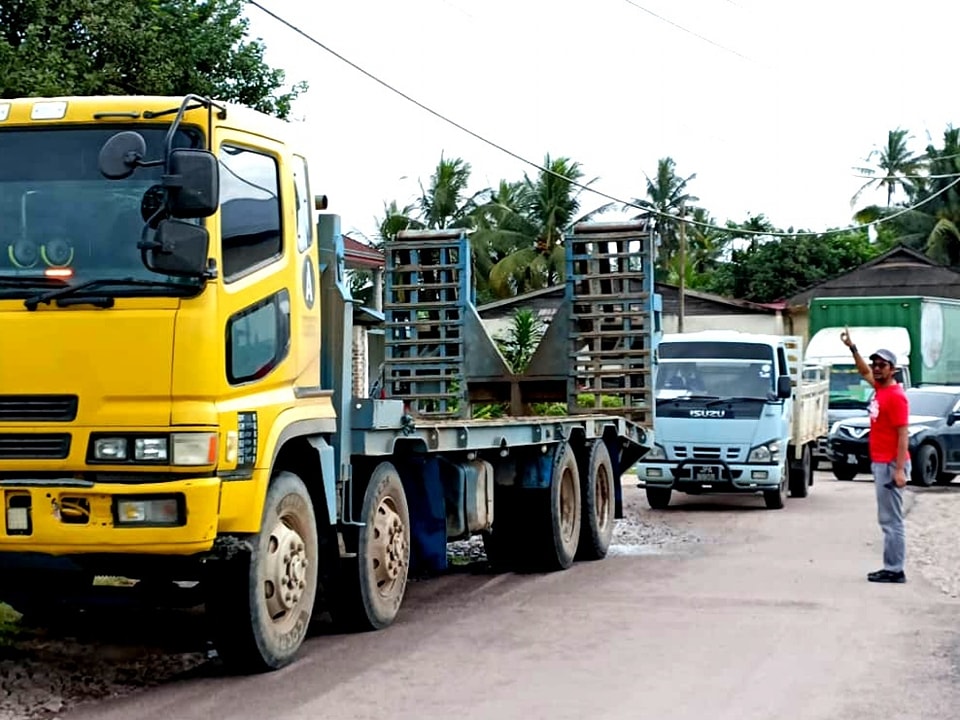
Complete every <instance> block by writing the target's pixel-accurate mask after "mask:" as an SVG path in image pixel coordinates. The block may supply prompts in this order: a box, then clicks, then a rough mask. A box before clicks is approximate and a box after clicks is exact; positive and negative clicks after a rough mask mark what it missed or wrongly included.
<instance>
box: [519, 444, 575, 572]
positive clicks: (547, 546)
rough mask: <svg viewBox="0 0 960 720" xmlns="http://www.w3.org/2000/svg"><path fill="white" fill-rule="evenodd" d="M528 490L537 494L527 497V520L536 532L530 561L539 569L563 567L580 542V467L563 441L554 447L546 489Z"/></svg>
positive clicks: (569, 564) (568, 561)
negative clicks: (529, 516)
mask: <svg viewBox="0 0 960 720" xmlns="http://www.w3.org/2000/svg"><path fill="white" fill-rule="evenodd" d="M528 492H529V491H528ZM532 492H534V493H536V494H537V495H539V497H536V496H534V497H533V498H531V499H533V500H534V502H533V503H532V507H531V510H532V515H533V517H532V518H531V520H532V523H533V527H534V528H536V532H535V535H534V538H533V545H532V547H531V554H530V556H529V560H530V563H531V565H532V566H533V567H534V568H535V569H539V570H545V571H554V570H566V569H567V568H568V567H570V566H571V565H572V564H573V560H574V558H575V557H576V555H577V548H578V547H579V545H580V514H581V504H580V503H581V492H580V471H579V469H578V468H577V460H576V457H574V454H573V448H571V447H570V446H569V445H567V444H564V445H563V447H561V448H560V450H559V451H558V453H557V456H556V458H555V459H554V462H553V475H552V477H551V478H550V489H549V490H548V491H546V492H543V491H532Z"/></svg>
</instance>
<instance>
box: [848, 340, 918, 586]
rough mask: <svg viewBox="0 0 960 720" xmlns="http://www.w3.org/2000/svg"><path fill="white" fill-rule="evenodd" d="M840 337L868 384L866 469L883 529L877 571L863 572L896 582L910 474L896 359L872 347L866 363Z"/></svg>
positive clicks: (900, 576) (904, 406)
mask: <svg viewBox="0 0 960 720" xmlns="http://www.w3.org/2000/svg"><path fill="white" fill-rule="evenodd" d="M840 338H841V340H843V342H844V343H845V344H846V346H847V347H848V348H850V351H851V352H852V353H853V360H854V362H855V363H856V364H857V370H859V371H860V374H861V375H862V376H863V377H864V378H865V379H866V380H867V382H869V383H870V384H871V385H873V387H874V394H873V399H872V400H871V401H870V467H871V469H872V470H873V483H874V487H875V489H876V493H877V519H878V520H879V522H880V529H881V530H882V531H883V569H882V570H877V571H876V572H872V573H869V574H868V575H867V579H868V580H869V581H870V582H884V583H902V582H906V581H907V576H906V575H905V574H904V572H903V562H904V556H905V552H906V537H905V533H904V529H903V487H904V486H905V485H906V484H907V473H908V472H910V453H909V450H908V447H909V439H910V435H909V432H908V430H907V425H908V423H909V415H910V408H909V403H908V401H907V394H906V393H905V392H904V391H903V386H902V385H900V383H898V382H897V381H896V379H895V378H894V372H895V371H896V368H897V357H896V355H894V354H893V353H892V352H890V351H889V350H877V351H876V352H875V353H873V354H872V355H871V356H870V364H869V365H868V364H867V361H866V360H864V359H863V358H862V357H861V356H860V353H859V352H857V346H856V345H854V344H853V340H851V339H850V333H849V331H847V330H844V332H843V333H841V335H840Z"/></svg>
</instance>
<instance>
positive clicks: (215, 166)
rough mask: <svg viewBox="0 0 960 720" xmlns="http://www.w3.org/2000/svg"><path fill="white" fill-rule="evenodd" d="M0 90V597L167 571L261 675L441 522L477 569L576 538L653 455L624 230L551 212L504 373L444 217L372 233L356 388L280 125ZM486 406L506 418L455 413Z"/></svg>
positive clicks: (334, 248)
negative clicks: (377, 247) (521, 343)
mask: <svg viewBox="0 0 960 720" xmlns="http://www.w3.org/2000/svg"><path fill="white" fill-rule="evenodd" d="M4 102H5V104H6V105H7V106H8V109H7V112H6V118H7V119H6V121H5V122H4V123H3V124H0V152H3V154H4V158H5V162H4V168H3V171H2V173H0V180H2V182H3V183H5V186H4V192H3V193H2V194H0V221H2V222H3V223H4V224H5V226H7V227H10V228H12V232H13V236H16V238H17V242H16V243H14V244H13V245H11V246H10V247H9V248H8V249H7V251H5V253H0V323H2V326H3V327H4V353H2V354H0V499H2V503H3V513H2V516H0V577H2V579H3V582H2V583H0V600H6V601H8V602H11V604H13V605H14V606H15V607H17V608H18V609H21V610H25V611H27V612H31V611H32V610H34V609H35V608H39V607H44V606H51V605H55V604H56V603H57V602H59V601H60V600H62V599H64V598H66V597H67V596H69V595H70V594H71V593H72V592H73V591H78V592H80V591H81V590H83V589H84V588H86V589H89V588H90V587H91V585H93V584H94V583H93V580H94V578H95V577H97V576H104V575H108V576H123V577H126V578H129V579H131V580H133V581H135V582H136V585H137V586H138V587H142V588H151V592H153V589H156V588H161V587H164V588H168V589H169V587H170V586H171V584H173V583H174V582H175V583H176V586H177V587H182V586H184V585H189V586H191V587H192V588H193V590H194V593H195V594H196V596H197V597H198V598H199V599H200V600H202V601H203V602H204V603H205V604H206V606H207V609H208V613H209V619H210V627H211V633H212V636H213V640H214V644H215V647H216V648H217V650H218V652H219V654H220V656H221V657H222V659H223V660H224V662H225V663H226V664H227V665H228V666H229V667H231V668H234V669H238V670H242V671H264V670H272V669H276V668H279V667H282V666H284V665H286V664H287V663H289V662H291V661H292V660H293V659H294V658H295V657H296V654H297V651H298V650H299V648H300V646H301V644H302V642H303V640H304V638H305V637H306V635H307V632H308V630H309V628H310V627H311V626H312V625H314V624H316V622H318V619H319V618H321V617H322V618H326V617H328V616H329V618H330V619H332V620H333V621H334V622H336V623H338V624H340V625H342V626H343V627H350V628H366V629H376V628H382V627H385V626H387V625H389V624H390V623H392V622H393V620H394V619H395V618H396V616H397V613H398V612H399V611H400V608H401V604H402V601H403V597H404V592H405V588H406V583H407V578H408V576H409V573H410V572H411V570H415V571H417V572H420V571H424V572H430V571H437V570H442V569H443V568H444V567H445V566H446V545H447V542H448V541H450V540H456V539H460V538H466V537H470V536H472V535H478V534H479V535H482V536H483V539H484V543H485V546H486V548H487V552H488V556H489V558H490V560H491V561H492V562H494V563H495V564H497V565H498V566H500V567H503V568H510V567H524V568H533V569H540V570H560V569H564V568H566V567H569V566H570V564H571V563H572V562H573V561H574V560H575V559H576V558H583V559H598V558H602V557H603V556H604V555H605V554H606V552H607V549H608V547H609V544H610V540H611V537H612V533H613V524H614V519H615V517H617V516H619V514H620V512H621V504H620V476H621V473H622V472H623V471H624V470H625V469H627V468H629V467H630V466H631V465H632V464H633V463H634V462H636V460H637V459H638V458H639V457H641V456H642V455H643V454H644V453H645V452H646V451H647V449H648V448H650V447H651V446H652V443H653V437H652V409H653V386H654V366H653V357H654V355H653V350H654V347H655V344H656V341H657V338H658V333H659V318H658V309H659V308H658V304H657V302H658V298H657V297H656V296H655V295H654V293H653V269H652V263H653V255H654V248H655V238H654V236H653V232H652V229H651V228H650V227H648V226H647V225H645V224H643V223H628V224H585V225H578V226H576V227H574V228H573V229H572V230H571V232H570V233H569V234H568V236H567V238H566V240H565V247H566V253H567V268H566V273H565V278H564V280H563V282H564V287H565V300H564V303H563V305H562V306H561V308H560V310H559V311H558V312H557V314H556V316H555V318H554V319H553V322H552V323H551V325H550V328H549V330H548V331H547V333H546V335H545V337H544V339H543V341H542V342H541V345H540V347H539V348H538V350H537V351H536V354H535V355H534V357H533V359H532V361H531V363H530V365H529V367H528V368H527V369H526V371H525V372H523V373H514V372H513V371H512V370H511V369H510V368H509V367H508V366H507V364H506V362H505V361H504V358H503V356H502V355H501V354H500V352H499V351H498V349H497V347H496V344H495V343H494V342H493V341H492V340H491V339H490V337H489V335H488V334H487V333H486V331H485V330H484V328H483V325H482V323H481V321H480V318H479V315H478V313H477V310H476V307H475V306H474V304H473V283H472V279H471V275H470V272H471V260H470V259H471V249H470V245H469V237H468V233H466V232H464V231H460V230H457V231H447V230H441V231H433V232H404V233H400V234H399V235H398V236H397V237H396V238H393V239H391V240H389V241H388V242H387V243H386V245H385V254H386V283H385V296H384V312H383V315H382V323H380V326H381V327H382V329H383V332H384V333H385V358H384V363H383V373H382V377H381V379H380V381H379V382H378V383H377V389H376V390H373V391H371V389H370V388H369V387H367V383H365V382H364V379H363V378H362V377H358V374H357V373H356V372H355V371H354V360H355V354H356V353H357V352H359V351H361V350H364V349H368V346H367V345H365V342H366V341H365V339H364V335H363V332H360V331H359V330H361V329H362V328H361V327H360V326H359V325H358V326H357V327H356V328H355V326H354V317H355V315H356V314H357V310H358V309H357V308H356V303H355V301H354V299H353V297H352V296H351V293H350V290H349V287H348V284H347V280H346V271H345V263H344V258H345V251H344V243H343V235H342V233H341V232H340V225H339V218H338V217H337V216H336V215H331V214H326V213H321V214H320V215H319V216H315V215H314V213H313V210H314V209H317V210H323V209H325V206H326V205H325V201H322V200H320V199H317V200H316V202H315V207H311V206H310V203H309V202H308V200H309V199H310V198H313V197H314V196H313V195H312V194H311V193H310V185H309V173H308V172H307V162H306V160H305V156H304V155H303V154H302V153H301V151H300V149H299V146H298V144H297V139H296V138H295V137H294V136H293V134H292V133H293V131H292V128H291V126H289V125H288V124H286V123H281V122H279V121H277V120H275V119H273V118H269V117H267V116H264V115H262V114H260V113H256V112H253V111H251V110H249V109H246V108H242V107H238V106H233V105H226V104H221V103H217V102H214V101H211V100H209V99H206V98H200V97H196V96H187V97H185V98H152V97H109V98H79V97H75V98H27V99H21V100H12V101H9V102H7V101H4ZM53 139H56V141H57V142H56V143H52V140H53ZM90 157H99V165H98V166H97V165H94V164H91V163H89V162H88V161H87V158H90ZM238 158H239V160H238ZM221 167H224V168H226V169H227V170H228V172H223V173H221V172H220V168H221ZM254 171H256V172H254ZM80 181H82V187H83V196H82V202H80V201H78V200H77V198H76V188H77V187H78V186H80V185H79V183H80ZM3 198H7V199H9V200H10V202H3ZM318 198H319V196H318ZM130 211H134V212H130ZM58 213H60V214H61V215H63V217H62V218H61V217H60V216H59V215H58ZM58 218H59V220H62V221H63V222H62V223H60V226H62V228H63V231H62V232H61V233H59V234H57V236H56V237H55V238H53V237H52V236H50V235H48V234H47V233H48V228H49V227H51V223H53V224H56V222H57V221H58ZM131 220H132V222H131ZM54 240H56V242H55V243H54V242H53V241H54ZM47 244H50V246H51V247H50V248H46V245H47ZM14 245H15V246H16V247H14ZM54 250H56V252H53V251H54ZM34 251H36V252H34ZM37 257H40V258H43V264H41V263H40V261H39V260H37V259H36V258H37ZM374 315H375V313H374ZM366 317H367V318H369V317H370V314H369V313H367V314H366ZM374 324H377V323H376V322H375V323H374ZM355 330H357V332H355ZM131 357H133V358H136V359H135V361H132V360H130V358H131ZM584 396H588V397H591V398H592V400H591V403H590V404H591V407H582V406H581V405H582V399H583V397H584ZM610 398H614V399H615V404H616V405H617V407H616V408H614V409H601V403H602V402H603V401H604V400H607V401H609V399H610ZM541 402H552V403H560V404H562V405H563V406H565V408H566V414H565V415H563V416H553V415H550V416H547V415H543V416H539V415H534V414H531V408H532V407H534V406H535V404H536V403H541ZM491 403H497V404H500V405H501V406H502V407H504V408H506V409H507V411H508V412H509V413H510V416H509V417H503V418H499V419H479V418H476V417H474V414H475V412H476V410H477V409H478V408H479V407H480V406H483V405H489V404H491ZM81 594H82V593H81Z"/></svg>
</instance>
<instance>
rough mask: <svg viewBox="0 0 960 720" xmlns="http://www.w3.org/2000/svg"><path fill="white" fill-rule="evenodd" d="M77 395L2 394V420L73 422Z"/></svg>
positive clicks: (0, 397) (0, 414)
mask: <svg viewBox="0 0 960 720" xmlns="http://www.w3.org/2000/svg"><path fill="white" fill-rule="evenodd" d="M77 404H78V398H77V396H76V395H0V422H71V421H73V420H75V419H76V417H77Z"/></svg>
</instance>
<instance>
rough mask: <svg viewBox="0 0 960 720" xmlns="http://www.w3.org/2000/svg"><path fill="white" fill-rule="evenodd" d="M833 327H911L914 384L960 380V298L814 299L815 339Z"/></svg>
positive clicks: (811, 315) (912, 377) (813, 322)
mask: <svg viewBox="0 0 960 720" xmlns="http://www.w3.org/2000/svg"><path fill="white" fill-rule="evenodd" d="M829 327H903V328H906V329H907V333H908V334H909V336H910V376H911V379H912V382H913V384H914V385H919V384H921V383H924V384H927V385H938V384H949V385H958V384H960V300H951V299H947V298H935V297H918V296H912V297H906V296H904V297H858V298H814V299H813V300H811V301H810V335H809V337H813V336H814V335H815V334H816V333H817V332H818V331H819V330H822V329H823V328H829ZM854 340H856V338H854Z"/></svg>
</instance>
